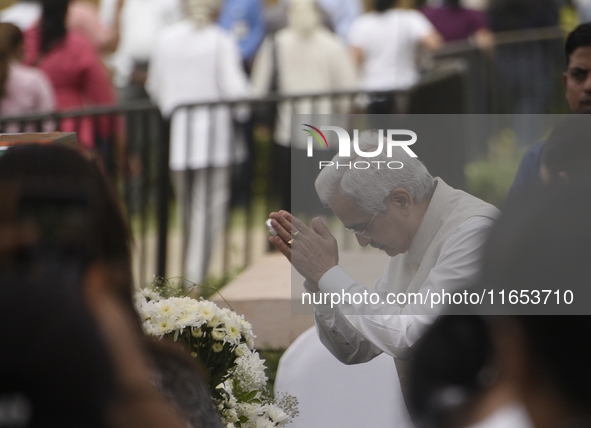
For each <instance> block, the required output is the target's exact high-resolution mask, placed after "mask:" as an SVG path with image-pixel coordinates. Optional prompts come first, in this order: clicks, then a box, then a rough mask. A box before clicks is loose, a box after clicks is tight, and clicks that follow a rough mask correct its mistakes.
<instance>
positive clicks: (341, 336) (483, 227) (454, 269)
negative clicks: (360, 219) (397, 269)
mask: <svg viewBox="0 0 591 428" xmlns="http://www.w3.org/2000/svg"><path fill="white" fill-rule="evenodd" d="M492 225H493V220H492V219H489V218H487V217H472V218H470V219H468V220H466V221H465V222H463V223H462V224H461V225H460V226H459V227H458V228H457V229H456V230H455V231H454V233H453V234H452V235H451V236H450V237H449V238H448V239H447V240H446V241H445V243H444V245H443V247H442V249H441V252H440V255H439V257H438V259H437V262H436V264H435V267H434V268H433V269H431V272H430V273H429V275H428V277H427V278H426V280H425V282H424V283H423V285H422V287H421V289H420V290H419V292H420V294H421V295H422V296H429V295H432V294H433V293H440V292H441V291H442V290H445V291H446V292H447V291H450V292H453V291H457V290H458V289H460V288H463V287H465V286H468V285H470V283H472V282H473V281H474V279H475V278H476V276H477V274H478V271H479V266H480V258H481V253H482V247H483V245H484V243H485V241H486V236H487V234H488V231H489V229H490V227H492ZM318 286H319V289H320V291H319V292H320V293H338V294H342V293H350V294H351V295H353V293H359V294H364V293H369V290H367V288H366V287H365V286H363V285H362V284H359V283H357V282H355V280H354V279H353V278H351V277H350V276H349V275H348V274H347V273H346V272H345V271H344V270H343V269H342V268H340V267H338V266H335V267H333V268H332V269H330V270H329V271H328V272H327V273H326V274H325V275H324V276H323V277H322V278H321V279H320V281H319V283H318ZM390 289H391V286H390V284H388V283H387V275H384V276H382V277H381V278H380V279H379V280H378V281H377V283H376V286H375V292H376V293H377V294H379V296H380V301H379V302H378V303H377V304H371V303H369V302H368V303H362V304H359V305H356V304H354V303H353V302H346V303H340V304H338V305H334V306H333V307H332V308H331V306H330V300H329V304H318V305H315V306H314V311H315V317H316V325H317V329H318V334H319V336H320V340H321V341H322V343H324V345H325V346H326V347H327V349H328V350H329V351H330V352H331V353H332V354H333V355H334V356H335V357H336V358H338V359H339V360H340V361H342V362H344V363H346V364H355V363H362V362H365V361H369V360H371V359H372V358H374V357H375V356H377V355H379V354H380V353H381V352H386V353H387V354H390V355H392V356H394V357H402V358H404V357H405V355H406V353H407V352H408V350H409V348H410V347H411V346H412V345H413V344H414V343H415V342H416V341H417V340H418V339H419V338H420V336H421V335H422V334H423V332H424V331H425V329H426V328H427V327H428V326H429V325H430V324H431V323H432V322H433V321H434V318H435V316H436V312H437V308H435V309H436V310H434V311H433V312H432V313H429V311H428V309H429V307H430V305H428V304H427V305H419V304H407V305H406V306H399V305H396V304H391V303H388V301H387V300H386V298H387V294H388V290H390ZM439 309H441V308H439Z"/></svg>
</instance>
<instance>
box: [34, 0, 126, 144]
mask: <svg viewBox="0 0 591 428" xmlns="http://www.w3.org/2000/svg"><path fill="white" fill-rule="evenodd" d="M68 4H69V1H68V0H43V1H42V5H43V14H42V17H41V22H39V24H37V25H35V26H34V27H33V28H31V29H30V30H28V31H26V32H25V63H26V64H27V65H30V66H34V67H38V68H39V69H40V70H41V71H43V72H44V73H45V74H46V75H47V77H48V78H49V81H50V82H51V84H52V86H53V91H54V93H55V99H56V105H55V107H56V110H58V111H63V110H75V109H81V108H82V107H86V106H97V105H103V106H104V105H113V104H115V94H114V92H113V88H112V86H111V82H110V80H109V77H108V75H107V72H106V70H105V68H104V66H103V64H102V62H101V59H100V57H99V55H98V53H97V52H96V50H95V48H94V46H92V44H91V43H90V42H89V41H88V40H87V39H86V38H85V37H84V36H82V35H81V34H80V33H78V32H76V31H69V30H68V29H67V28H66V14H67V12H68ZM102 119H104V120H102ZM97 125H98V126H95V125H94V124H93V122H92V120H91V119H90V118H82V119H80V120H74V119H65V120H62V121H61V125H60V130H61V131H64V132H69V131H76V132H77V133H78V140H79V142H80V144H81V145H82V146H84V147H85V148H87V149H94V148H95V147H97V142H99V143H100V145H101V147H98V149H101V150H107V148H103V147H102V145H103V144H105V145H108V144H110V143H109V139H110V138H111V137H112V136H113V134H114V133H115V132H116V131H117V129H116V127H115V126H112V125H113V124H111V123H109V120H108V118H101V119H99V120H98V121H97ZM97 140H98V141H97Z"/></svg>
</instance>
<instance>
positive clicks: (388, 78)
mask: <svg viewBox="0 0 591 428" xmlns="http://www.w3.org/2000/svg"><path fill="white" fill-rule="evenodd" d="M396 5H397V0H375V1H374V10H373V11H371V12H369V13H366V14H364V15H361V16H359V17H358V18H357V19H355V21H353V24H352V25H351V28H350V29H349V34H348V36H347V43H348V44H349V46H350V48H351V51H352V54H353V58H354V60H355V63H356V64H357V66H358V68H359V72H360V79H361V83H360V86H361V88H362V89H363V90H366V91H393V90H403V89H408V88H410V87H411V86H413V85H414V84H416V83H417V82H418V81H419V77H420V75H419V70H418V67H417V53H418V50H419V49H420V48H425V49H437V48H439V47H441V46H442V44H443V39H442V38H441V35H440V34H439V33H438V32H437V30H436V29H435V27H433V25H432V24H431V22H429V20H428V19H427V18H425V16H424V15H423V14H422V13H421V12H419V11H417V10H409V9H401V8H397V7H396ZM393 107H394V100H393V96H391V95H389V94H388V95H380V96H377V97H374V100H373V102H372V103H371V104H370V105H369V108H368V113H370V114H388V113H394V111H393Z"/></svg>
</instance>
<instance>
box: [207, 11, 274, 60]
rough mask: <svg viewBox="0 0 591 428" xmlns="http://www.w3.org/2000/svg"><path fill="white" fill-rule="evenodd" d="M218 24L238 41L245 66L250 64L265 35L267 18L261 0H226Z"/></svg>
mask: <svg viewBox="0 0 591 428" xmlns="http://www.w3.org/2000/svg"><path fill="white" fill-rule="evenodd" d="M218 24H219V25H220V26H222V27H223V28H225V29H226V30H228V31H230V32H231V33H232V34H234V36H235V37H236V40H237V41H238V47H239V48H240V55H242V60H243V61H244V64H245V67H246V68H247V69H250V64H251V63H252V60H253V58H254V55H255V54H256V52H257V49H258V48H259V45H260V44H261V42H262V41H263V38H264V37H265V19H264V16H263V9H262V7H261V2H260V0H224V2H223V5H222V10H221V11H220V16H219V18H218Z"/></svg>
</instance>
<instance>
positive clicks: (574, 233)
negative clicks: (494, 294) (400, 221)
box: [479, 177, 591, 428]
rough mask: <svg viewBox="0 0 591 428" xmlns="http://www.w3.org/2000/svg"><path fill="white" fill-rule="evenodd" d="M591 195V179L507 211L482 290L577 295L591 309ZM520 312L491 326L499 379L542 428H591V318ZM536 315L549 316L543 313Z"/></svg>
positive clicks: (490, 247) (489, 253) (486, 262)
mask: <svg viewBox="0 0 591 428" xmlns="http://www.w3.org/2000/svg"><path fill="white" fill-rule="evenodd" d="M589 195H591V182H590V181H589V180H588V177H587V178H584V179H582V180H580V181H570V182H567V183H565V182H560V181H558V182H553V183H550V185H549V186H548V187H547V188H546V189H543V190H542V191H540V192H538V194H535V195H533V196H532V197H531V198H530V199H529V200H524V201H522V202H521V203H520V204H519V205H517V206H515V207H513V208H512V209H511V210H510V211H507V213H506V214H505V215H504V216H503V217H502V218H501V219H500V220H499V222H498V226H497V227H496V228H495V229H494V231H493V232H492V233H491V239H490V242H489V243H488V244H487V248H486V251H485V255H484V257H483V268H482V278H481V280H480V282H479V287H481V288H488V289H494V290H499V289H517V290H544V289H551V290H556V289H561V290H564V289H570V290H572V291H573V293H574V299H575V302H574V303H575V304H576V305H577V306H578V307H579V308H581V307H582V306H585V307H586V308H588V307H589V306H588V305H589V302H588V300H587V299H589V283H590V282H591V269H590V267H589V260H590V258H591V223H590V222H589V219H590V218H591V197H589ZM529 309H532V308H531V307H530V308H529ZM509 310H511V308H509ZM518 311H519V310H514V311H512V312H509V313H514V314H515V315H510V316H499V317H491V318H490V319H487V320H488V322H489V325H490V327H489V329H490V332H491V338H492V342H493V344H494V346H495V347H494V353H495V357H496V360H497V364H498V366H497V369H498V371H499V377H501V378H503V379H504V381H505V382H506V383H509V384H510V386H511V387H512V388H513V389H514V390H515V391H516V394H517V396H518V399H519V401H521V402H522V403H523V404H524V405H525V407H526V409H527V411H528V414H529V416H530V418H531V420H532V423H533V425H534V426H535V427H537V428H551V427H558V426H572V427H587V426H590V425H591V411H590V409H591V371H590V370H589V368H588V363H589V359H590V358H591V347H590V346H589V342H588V341H587V340H586V337H588V336H589V334H591V317H589V316H588V315H587V316H580V315H577V314H578V313H579V312H576V313H575V312H573V315H567V316H550V315H523V313H524V312H518ZM525 313H528V312H525ZM536 313H545V312H544V309H539V308H536ZM561 313H568V309H567V310H566V311H565V310H564V309H563V310H562V311H561Z"/></svg>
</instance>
